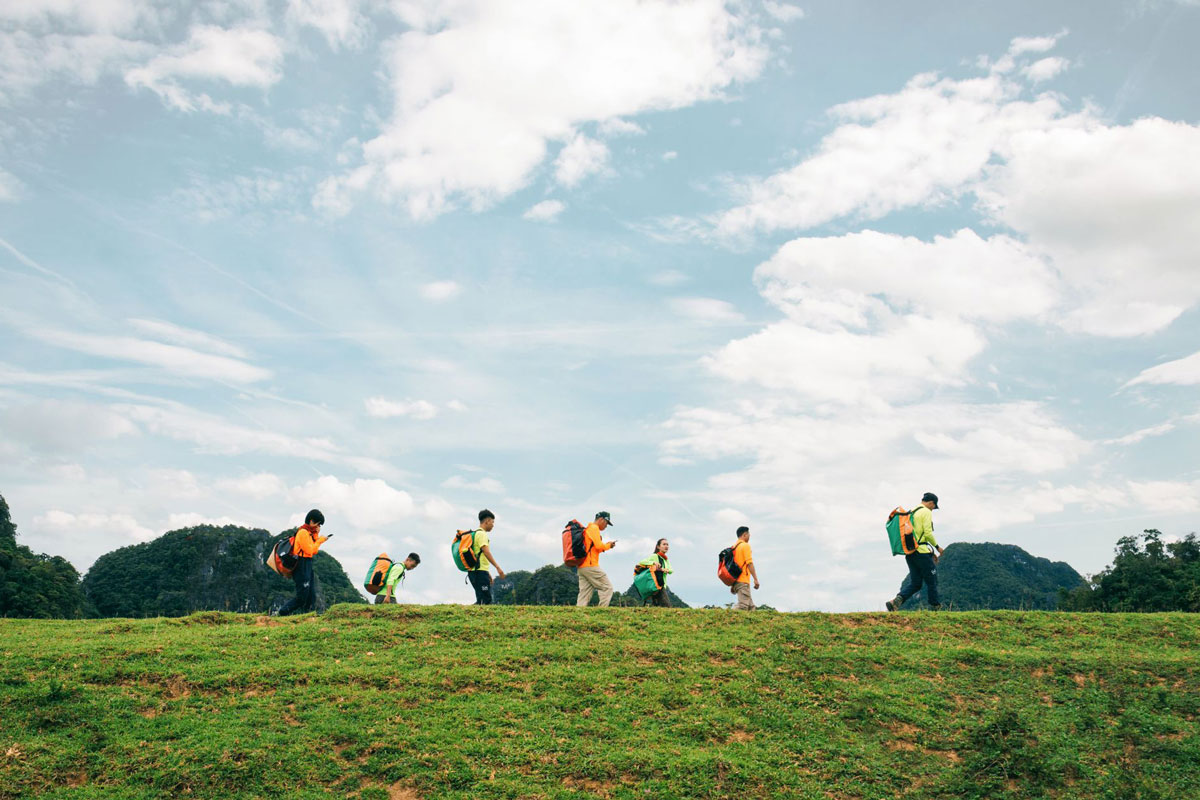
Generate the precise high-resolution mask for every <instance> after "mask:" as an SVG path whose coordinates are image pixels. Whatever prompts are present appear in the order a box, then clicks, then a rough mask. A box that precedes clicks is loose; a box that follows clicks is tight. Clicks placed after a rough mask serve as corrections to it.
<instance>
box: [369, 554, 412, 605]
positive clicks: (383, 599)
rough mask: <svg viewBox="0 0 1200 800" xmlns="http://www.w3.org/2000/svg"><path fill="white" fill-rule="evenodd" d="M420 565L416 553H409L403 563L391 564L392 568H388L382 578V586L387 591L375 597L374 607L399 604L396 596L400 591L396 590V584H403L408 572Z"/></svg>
mask: <svg viewBox="0 0 1200 800" xmlns="http://www.w3.org/2000/svg"><path fill="white" fill-rule="evenodd" d="M420 563H421V557H420V556H419V555H417V554H416V553H409V554H408V558H406V559H404V562H403V563H400V564H392V566H391V567H389V568H388V571H387V575H386V576H384V579H383V585H384V586H385V587H386V589H387V590H386V591H384V592H382V593H380V594H377V595H375V605H377V606H382V605H388V604H395V603H397V602H399V601H398V600H396V595H397V594H399V593H400V589H399V588H398V586H397V584H399V583H403V582H404V577H405V576H406V575H407V574H408V573H409V572H412V571H413V570H414V569H416V568H417V565H419V564H420Z"/></svg>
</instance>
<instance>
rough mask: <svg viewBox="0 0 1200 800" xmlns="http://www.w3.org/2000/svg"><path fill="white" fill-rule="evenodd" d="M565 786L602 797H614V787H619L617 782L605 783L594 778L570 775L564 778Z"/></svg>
mask: <svg viewBox="0 0 1200 800" xmlns="http://www.w3.org/2000/svg"><path fill="white" fill-rule="evenodd" d="M563 786H565V787H567V788H568V789H578V790H582V791H585V792H591V793H592V794H595V795H599V796H600V797H612V793H613V789H615V788H617V787H616V784H612V783H604V782H602V781H597V780H593V779H592V778H575V777H572V776H570V775H568V776H567V777H565V778H563Z"/></svg>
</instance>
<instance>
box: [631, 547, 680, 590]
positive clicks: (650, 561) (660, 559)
mask: <svg viewBox="0 0 1200 800" xmlns="http://www.w3.org/2000/svg"><path fill="white" fill-rule="evenodd" d="M637 565H638V566H639V567H654V566H658V567H662V573H663V585H664V586H666V584H667V578H666V576H667V575H668V574H669V573H671V572H674V571H675V570H673V569H671V562H670V561H668V560H667V559H666V558H665V557H664V556H660V555H658V554H657V553H655V554H654V555H652V556H650V557H649V558H643V559H642V560H641V561H639V562H638V563H637Z"/></svg>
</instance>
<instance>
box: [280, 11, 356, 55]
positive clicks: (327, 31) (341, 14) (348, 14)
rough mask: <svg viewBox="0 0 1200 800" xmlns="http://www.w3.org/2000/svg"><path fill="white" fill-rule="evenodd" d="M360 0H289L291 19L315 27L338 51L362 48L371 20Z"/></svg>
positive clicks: (288, 12) (289, 18) (288, 16)
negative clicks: (347, 48)
mask: <svg viewBox="0 0 1200 800" xmlns="http://www.w3.org/2000/svg"><path fill="white" fill-rule="evenodd" d="M361 5H362V3H361V2H360V0H288V8H287V19H288V20H289V21H290V22H292V23H294V24H297V25H302V26H307V27H311V28H315V29H316V30H317V31H319V32H320V33H321V35H323V36H324V37H325V41H327V42H328V43H329V46H330V47H331V48H333V49H334V50H337V49H339V48H340V47H343V46H345V47H349V48H355V49H356V48H358V47H360V46H362V44H363V43H364V42H365V41H366V38H367V34H368V32H369V30H370V22H369V21H368V19H367V18H366V16H365V15H364V14H363V13H362V8H361Z"/></svg>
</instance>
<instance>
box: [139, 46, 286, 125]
mask: <svg viewBox="0 0 1200 800" xmlns="http://www.w3.org/2000/svg"><path fill="white" fill-rule="evenodd" d="M281 77H283V41H282V40H281V39H280V38H279V37H277V36H275V35H274V34H272V33H269V32H267V31H264V30H258V29H255V28H230V29H226V28H220V27H217V26H214V25H196V26H194V27H192V29H191V31H190V33H189V38H188V41H186V42H184V43H182V44H179V45H176V46H174V47H172V48H170V49H169V50H168V52H166V53H161V54H159V55H156V56H155V57H154V58H152V59H150V61H149V62H147V63H146V64H145V65H143V66H140V67H135V68H134V69H130V70H129V71H127V72H126V73H125V82H126V83H128V84H129V85H130V86H132V87H134V88H146V89H150V90H151V91H153V92H154V93H155V94H157V95H159V96H160V97H161V98H162V99H163V100H164V101H165V102H166V103H167V105H169V106H171V107H172V108H175V109H178V110H179V111H195V110H197V109H201V110H205V111H213V112H219V113H228V112H229V110H230V107H229V105H228V104H225V103H218V102H216V101H214V100H213V99H212V98H211V97H210V96H209V95H207V94H204V93H193V92H191V91H189V90H187V89H185V88H184V87H183V86H182V85H181V84H180V81H181V80H188V81H208V82H212V81H221V82H224V83H228V84H230V85H232V86H236V87H251V88H259V89H266V88H269V87H270V86H272V85H274V84H275V83H276V82H278V81H279V79H280V78H281Z"/></svg>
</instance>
